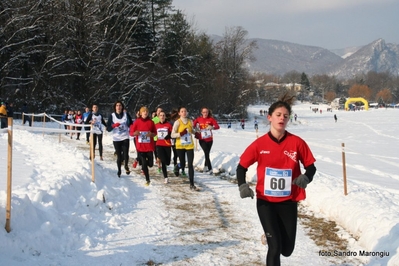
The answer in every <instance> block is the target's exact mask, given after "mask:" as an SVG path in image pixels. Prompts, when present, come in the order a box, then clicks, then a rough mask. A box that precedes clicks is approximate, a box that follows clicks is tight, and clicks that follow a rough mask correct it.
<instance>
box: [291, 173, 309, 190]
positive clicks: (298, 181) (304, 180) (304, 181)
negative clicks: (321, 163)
mask: <svg viewBox="0 0 399 266" xmlns="http://www.w3.org/2000/svg"><path fill="white" fill-rule="evenodd" d="M292 183H293V184H295V185H297V186H298V187H300V188H303V189H305V188H306V186H307V185H308V184H309V178H308V177H307V176H306V175H299V176H298V177H297V178H295V179H294V181H292Z"/></svg>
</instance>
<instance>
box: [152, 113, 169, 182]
mask: <svg viewBox="0 0 399 266" xmlns="http://www.w3.org/2000/svg"><path fill="white" fill-rule="evenodd" d="M157 117H158V118H159V122H158V123H157V124H155V128H156V129H157V137H158V140H157V141H156V151H157V153H156V154H157V156H158V158H159V160H160V161H161V168H162V173H163V177H164V183H165V184H167V183H168V171H167V169H166V168H167V166H168V165H170V158H171V154H172V143H171V136H170V134H171V132H172V125H171V124H170V123H169V122H167V121H166V114H165V112H164V111H161V112H159V114H158V116H157Z"/></svg>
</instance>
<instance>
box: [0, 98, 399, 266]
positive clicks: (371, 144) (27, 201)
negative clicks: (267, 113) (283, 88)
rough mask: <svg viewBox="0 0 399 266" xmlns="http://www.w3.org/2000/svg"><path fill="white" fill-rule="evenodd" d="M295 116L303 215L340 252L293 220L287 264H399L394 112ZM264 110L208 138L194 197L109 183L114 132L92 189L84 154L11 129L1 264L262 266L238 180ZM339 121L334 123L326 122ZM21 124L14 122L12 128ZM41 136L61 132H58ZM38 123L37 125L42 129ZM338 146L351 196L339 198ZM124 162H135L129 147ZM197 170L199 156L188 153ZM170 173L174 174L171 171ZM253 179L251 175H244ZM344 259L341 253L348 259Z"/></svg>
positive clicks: (174, 188) (176, 188)
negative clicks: (305, 172)
mask: <svg viewBox="0 0 399 266" xmlns="http://www.w3.org/2000/svg"><path fill="white" fill-rule="evenodd" d="M312 107H316V106H312V105H310V104H298V105H295V106H294V107H293V110H294V112H295V113H296V114H297V115H298V120H297V121H293V122H292V123H290V125H289V127H288V131H290V132H291V133H294V134H297V135H299V136H300V137H302V138H303V139H304V140H305V141H307V143H308V144H309V146H310V148H311V149H312V152H313V154H314V156H315V158H316V160H317V161H316V163H315V165H316V168H317V173H316V176H315V177H314V180H313V182H312V183H311V184H310V185H309V186H308V188H307V189H306V190H307V199H306V200H305V201H303V204H302V205H303V206H304V207H305V211H306V212H309V213H312V214H314V215H315V216H317V217H323V218H326V219H329V220H333V221H336V223H337V224H338V226H339V228H340V234H341V236H342V238H345V239H347V240H348V242H349V244H348V248H347V250H327V249H326V248H323V247H319V246H317V245H316V244H315V243H314V242H313V241H312V240H311V239H310V238H309V236H308V235H307V233H306V232H307V229H305V228H304V227H303V226H302V224H301V223H299V227H298V234H297V242H296V247H295V251H294V253H293V255H292V256H291V257H289V258H284V257H283V258H282V264H283V265H392V266H394V265H399V254H398V252H399V205H398V202H399V151H398V148H397V147H399V134H398V132H399V123H398V122H399V110H398V109H372V110H369V111H358V112H345V111H334V112H332V113H331V112H326V111H325V110H326V107H325V106H317V107H319V108H320V109H322V110H323V113H322V114H320V113H313V112H312V111H311V110H310V109H311V108H312ZM260 109H263V110H264V109H267V107H266V106H250V107H249V112H250V115H251V120H250V121H249V122H248V123H247V125H246V128H245V130H242V129H241V128H239V127H238V125H233V128H231V129H227V128H226V127H223V128H221V129H220V130H218V131H214V145H213V148H212V153H211V160H212V164H213V167H214V169H215V174H217V175H214V176H210V175H205V174H203V173H200V172H196V176H195V181H196V183H197V184H198V186H199V187H200V188H201V191H200V192H192V191H190V190H189V184H188V180H187V178H182V177H174V176H173V174H172V175H170V181H171V182H170V183H169V184H167V185H165V184H163V180H162V179H163V178H161V177H160V176H159V174H157V175H156V176H153V179H152V183H151V185H150V186H149V187H145V186H144V177H143V176H142V175H141V174H140V172H139V170H134V171H133V172H132V173H131V174H130V175H129V176H128V175H122V176H121V178H120V179H119V178H118V177H117V176H116V163H115V158H114V157H113V146H112V140H111V136H110V134H106V135H105V139H104V150H105V153H104V157H105V160H104V161H100V160H99V159H98V157H99V156H98V153H97V157H96V159H95V162H96V163H95V177H96V180H95V183H93V182H91V164H90V161H89V160H88V156H89V149H88V145H86V144H85V141H84V136H81V141H78V140H74V139H73V140H71V139H69V138H68V137H67V136H65V135H62V138H61V139H62V142H61V143H59V142H58V134H48V133H44V134H43V133H42V132H40V131H38V132H30V131H26V130H20V129H15V130H14V132H13V136H14V150H13V183H12V185H13V189H12V193H13V194H12V212H11V229H12V231H11V232H10V233H7V232H6V231H5V230H0V239H1V241H0V261H1V264H2V265H18V266H19V265H93V264H96V265H161V264H162V265H265V256H266V250H267V247H265V246H263V245H262V244H261V243H260V236H261V234H262V229H261V226H260V223H259V221H258V217H257V213H256V207H255V200H251V199H241V198H240V196H239V192H238V187H237V185H236V184H234V182H231V180H234V179H235V177H234V175H235V169H236V166H237V163H238V161H239V156H240V154H241V153H242V152H243V150H244V149H245V148H246V147H247V146H248V145H249V144H250V143H251V142H252V141H253V140H255V138H256V136H257V133H256V132H255V130H254V129H253V124H251V123H252V121H253V118H254V116H257V119H258V121H259V122H260V123H259V132H258V135H259V136H260V135H261V134H264V133H266V132H267V131H268V126H267V123H266V119H265V117H260V116H259V110H260ZM334 114H337V116H338V122H337V123H335V122H334V119H333V115H334ZM18 123H20V121H18V120H17V121H15V124H16V125H18ZM50 124H51V123H48V125H47V126H48V127H54V128H58V125H50ZM34 126H38V127H40V126H42V124H41V123H37V124H34ZM342 143H345V156H346V172H347V179H348V195H347V196H345V195H344V193H343V191H344V189H343V182H342V180H343V170H342V148H341V144H342ZM130 155H131V157H135V151H134V145H133V144H132V145H131V154H130ZM0 156H1V158H2V163H1V164H0V171H1V173H2V177H1V178H0V222H1V224H2V225H3V228H4V225H5V220H6V216H5V206H6V186H7V134H2V135H0ZM194 163H195V165H196V166H197V168H199V169H201V168H202V165H203V164H204V156H203V153H202V151H201V150H199V151H197V152H196V153H195V159H194ZM170 169H171V168H170ZM247 178H248V181H252V182H255V181H256V175H255V166H253V167H251V168H250V169H249V171H248V173H247ZM344 252H346V253H344Z"/></svg>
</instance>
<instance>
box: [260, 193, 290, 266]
mask: <svg viewBox="0 0 399 266" xmlns="http://www.w3.org/2000/svg"><path fill="white" fill-rule="evenodd" d="M256 206H257V210H258V216H259V219H260V222H261V224H262V227H263V230H264V232H265V234H266V238H267V245H268V252H267V256H266V265H268V266H269V265H270V266H279V265H280V254H281V255H283V256H285V257H288V256H290V255H291V254H292V252H293V251H294V247H295V237H296V226H297V218H298V203H297V202H293V201H284V202H278V203H273V202H268V201H264V200H261V199H258V200H257V203H256Z"/></svg>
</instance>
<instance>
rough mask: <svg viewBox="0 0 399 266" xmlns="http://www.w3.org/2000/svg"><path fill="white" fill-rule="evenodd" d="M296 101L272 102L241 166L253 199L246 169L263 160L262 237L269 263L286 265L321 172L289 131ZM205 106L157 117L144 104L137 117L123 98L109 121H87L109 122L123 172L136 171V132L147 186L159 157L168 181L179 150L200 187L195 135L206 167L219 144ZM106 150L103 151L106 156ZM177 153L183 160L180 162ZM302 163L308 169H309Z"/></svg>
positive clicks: (242, 185)
mask: <svg viewBox="0 0 399 266" xmlns="http://www.w3.org/2000/svg"><path fill="white" fill-rule="evenodd" d="M292 100H293V98H292V97H291V98H289V97H288V96H287V95H285V96H283V97H282V99H281V100H279V101H277V102H275V103H274V104H272V105H271V106H270V108H269V110H268V112H267V119H268V121H269V123H270V131H269V132H268V133H267V134H265V135H263V136H261V137H259V138H257V139H256V140H255V141H254V142H253V143H251V144H250V145H249V146H248V147H247V148H246V150H245V151H244V152H243V154H242V155H241V157H240V161H239V164H238V166H237V173H236V175H237V182H238V186H239V192H240V196H241V198H246V197H251V198H253V197H254V196H255V193H254V191H253V190H252V189H251V188H250V186H249V184H248V183H247V182H246V172H247V171H248V168H249V167H250V166H251V165H252V164H254V163H257V164H258V165H257V183H256V198H257V204H256V205H257V211H258V215H259V219H260V222H261V225H262V227H263V230H264V235H263V236H262V241H263V242H264V244H267V245H268V252H267V257H266V263H267V265H281V262H280V256H281V255H283V256H290V255H291V254H292V252H293V250H294V247H295V237H296V227H297V218H298V201H301V200H303V199H305V197H306V193H305V188H306V187H307V185H308V184H309V183H310V182H311V181H312V179H313V176H314V175H315V173H316V167H315V165H314V162H315V158H314V157H313V154H312V152H311V151H310V149H309V147H308V145H307V144H306V142H305V141H304V140H302V139H301V138H299V137H298V136H296V135H293V134H291V133H289V132H287V131H286V126H287V124H288V121H289V119H290V115H291V114H292V109H291V104H292ZM93 111H94V108H93ZM200 111H201V115H200V116H199V117H198V118H196V119H194V120H193V121H192V120H191V119H190V118H189V117H188V112H187V108H185V107H180V108H179V109H176V110H173V111H172V112H171V113H170V114H167V113H165V112H164V111H163V110H162V108H157V110H156V113H155V115H154V117H152V118H150V117H149V110H148V108H147V107H141V108H140V110H139V111H138V112H137V114H136V119H135V120H133V119H132V118H131V116H130V115H129V114H128V112H126V110H125V107H124V105H123V103H122V102H121V101H117V102H116V103H115V104H114V106H113V113H112V114H111V115H110V116H109V118H108V121H107V124H105V122H103V119H100V120H101V122H99V121H100V120H98V117H97V119H94V118H93V117H91V118H88V119H87V120H86V121H85V123H91V124H95V123H97V125H99V126H98V128H100V129H101V128H102V125H104V126H106V129H107V131H109V132H112V138H113V144H114V148H115V153H116V155H117V167H118V172H117V175H118V176H119V177H120V176H121V168H122V162H124V167H125V170H126V174H130V169H129V165H128V163H129V155H128V154H129V145H130V138H131V137H133V139H134V144H135V145H136V150H137V154H138V157H137V159H135V160H134V162H133V167H136V166H137V164H138V163H139V164H140V165H141V168H142V171H143V173H144V175H145V179H146V182H145V185H147V186H148V185H150V182H151V180H150V176H149V170H148V168H149V167H152V166H153V165H154V159H155V160H156V162H157V164H158V168H159V170H160V171H162V173H163V176H164V182H165V183H168V172H167V166H168V165H170V163H171V161H172V158H171V152H172V150H173V154H174V158H173V164H174V174H175V175H176V176H179V175H180V173H181V174H182V175H185V165H186V158H187V165H188V177H189V180H190V189H191V190H197V187H196V186H195V183H194V167H193V160H194V138H197V139H198V140H199V143H200V145H201V148H202V150H203V151H204V154H205V166H204V169H203V171H204V172H208V173H212V164H211V161H210V158H209V154H210V150H211V148H212V144H213V134H212V131H213V130H216V129H219V125H218V123H217V121H216V120H215V119H214V118H213V117H212V114H211V112H210V110H209V109H208V108H206V107H203V108H201V110H200ZM97 115H98V114H97ZM101 132H102V131H101ZM193 136H194V138H193ZM101 153H102V151H100V156H101V157H102V154H101ZM177 157H178V158H179V162H180V163H177ZM300 163H301V164H302V165H303V167H304V168H305V173H303V174H302V173H301V169H300Z"/></svg>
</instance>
